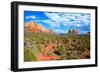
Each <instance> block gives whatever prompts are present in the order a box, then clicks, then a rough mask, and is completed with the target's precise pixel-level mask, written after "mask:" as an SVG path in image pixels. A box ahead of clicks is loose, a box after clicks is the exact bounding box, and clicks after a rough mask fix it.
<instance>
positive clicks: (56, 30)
mask: <svg viewBox="0 0 100 73" xmlns="http://www.w3.org/2000/svg"><path fill="white" fill-rule="evenodd" d="M53 31H54V32H56V33H66V32H67V31H65V30H60V29H54V30H53Z"/></svg>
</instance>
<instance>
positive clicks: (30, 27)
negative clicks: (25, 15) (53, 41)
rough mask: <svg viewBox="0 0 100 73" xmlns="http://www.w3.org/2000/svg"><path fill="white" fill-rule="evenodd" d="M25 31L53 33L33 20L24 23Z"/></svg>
mask: <svg viewBox="0 0 100 73" xmlns="http://www.w3.org/2000/svg"><path fill="white" fill-rule="evenodd" d="M25 32H35V33H39V32H42V33H49V34H54V32H53V31H51V30H48V29H46V28H45V27H43V26H42V25H39V24H37V23H35V22H27V23H25Z"/></svg>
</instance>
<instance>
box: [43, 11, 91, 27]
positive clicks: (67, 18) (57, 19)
mask: <svg viewBox="0 0 100 73" xmlns="http://www.w3.org/2000/svg"><path fill="white" fill-rule="evenodd" d="M45 15H46V16H47V17H48V18H49V19H50V20H52V21H50V22H51V26H52V24H53V25H54V26H57V25H59V26H60V25H63V26H68V25H69V26H70V25H73V26H76V27H81V26H86V25H89V23H90V15H88V14H81V13H80V14H78V13H49V12H46V13H45ZM53 21H54V22H53Z"/></svg>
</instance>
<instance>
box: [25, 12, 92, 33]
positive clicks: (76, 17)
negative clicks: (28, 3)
mask: <svg viewBox="0 0 100 73" xmlns="http://www.w3.org/2000/svg"><path fill="white" fill-rule="evenodd" d="M31 21H33V22H36V23H38V24H39V25H42V26H44V27H45V28H46V29H49V30H52V31H54V32H56V33H59V34H62V33H67V32H68V30H70V29H75V30H78V31H79V32H80V34H85V33H87V32H90V14H88V13H68V12H40V11H39V12H37V11H24V22H31Z"/></svg>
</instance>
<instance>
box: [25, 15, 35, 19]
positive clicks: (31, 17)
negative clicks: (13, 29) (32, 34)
mask: <svg viewBox="0 0 100 73" xmlns="http://www.w3.org/2000/svg"><path fill="white" fill-rule="evenodd" d="M26 19H36V16H34V15H30V16H26Z"/></svg>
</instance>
